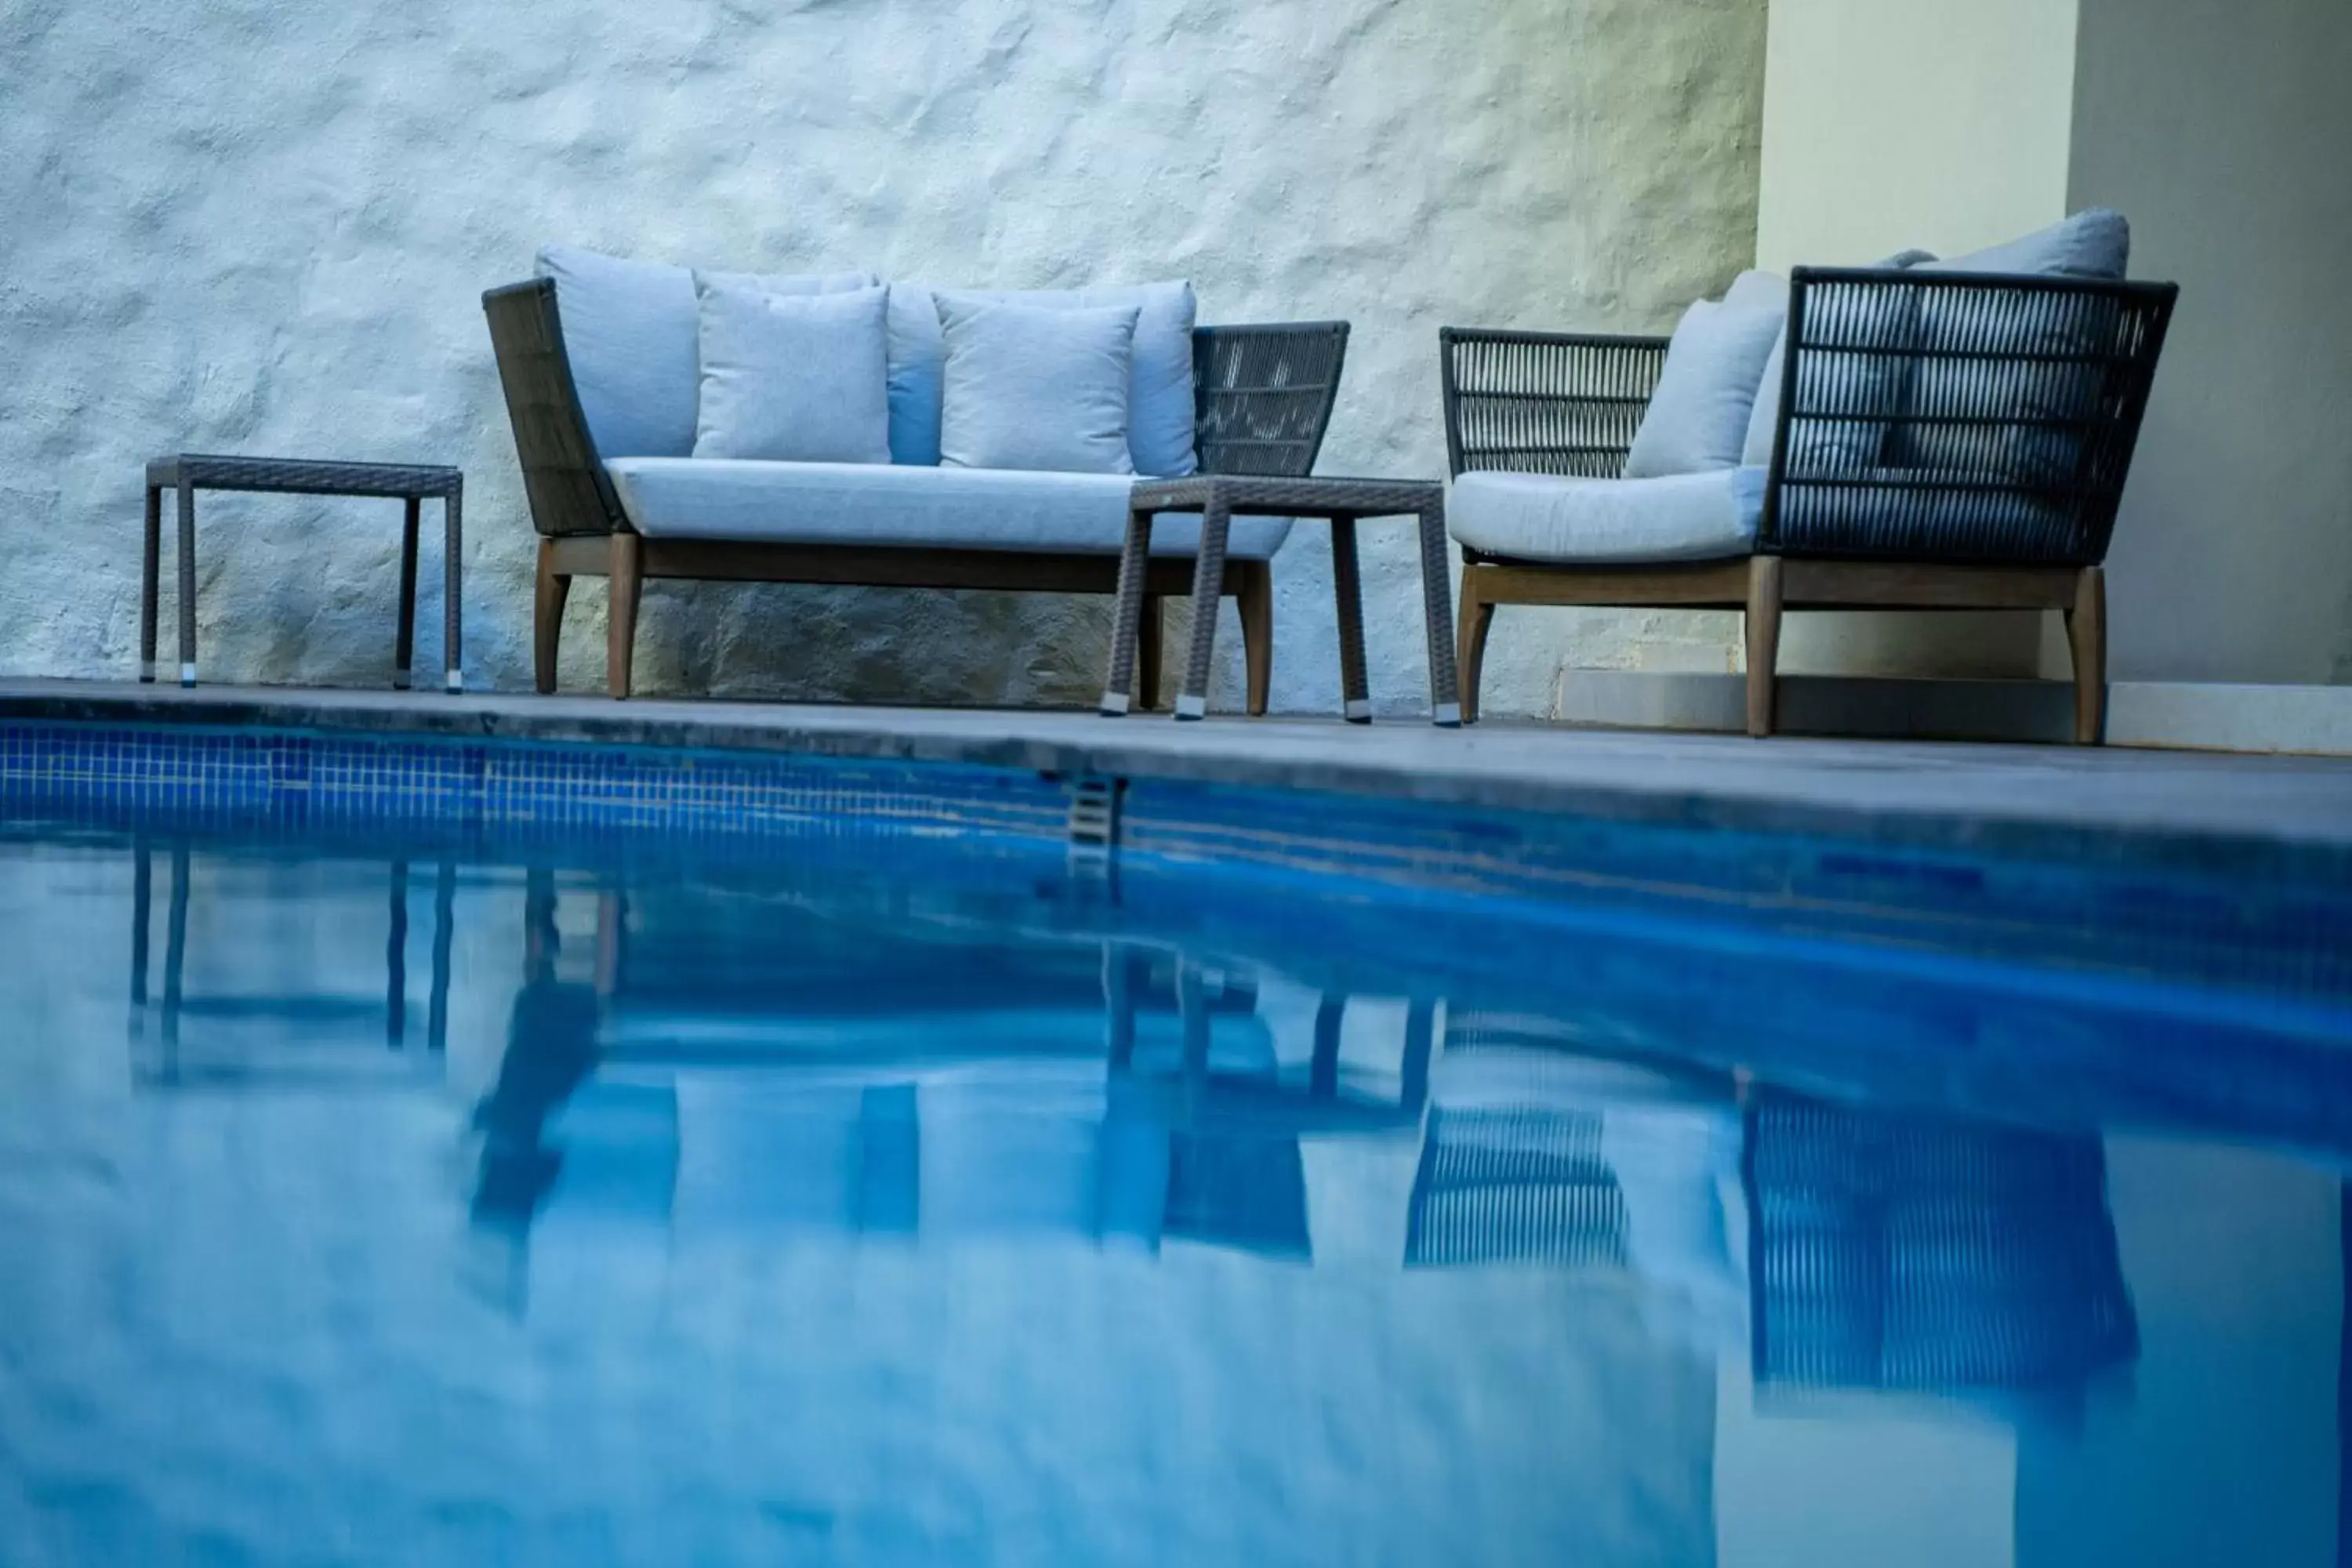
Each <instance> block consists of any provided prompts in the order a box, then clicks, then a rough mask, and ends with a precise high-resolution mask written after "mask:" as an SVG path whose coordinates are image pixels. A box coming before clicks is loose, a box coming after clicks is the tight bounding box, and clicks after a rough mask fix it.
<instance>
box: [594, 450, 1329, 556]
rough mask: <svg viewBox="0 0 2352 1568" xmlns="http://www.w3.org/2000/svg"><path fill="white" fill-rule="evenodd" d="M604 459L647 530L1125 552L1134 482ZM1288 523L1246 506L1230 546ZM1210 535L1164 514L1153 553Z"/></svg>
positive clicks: (1269, 545)
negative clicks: (1258, 514)
mask: <svg viewBox="0 0 2352 1568" xmlns="http://www.w3.org/2000/svg"><path fill="white" fill-rule="evenodd" d="M604 468H605V471H606V472H607V473H609V474H610V475H611V476H612V479H613V489H614V491H615V492H616V493H617V494H618V495H619V496H620V499H621V507H622V510H625V512H627V513H628V517H629V522H630V524H631V525H632V526H633V527H635V529H636V531H638V532H639V533H642V534H644V535H645V536H646V538H648V539H725V540H735V541H740V542H759V543H768V544H870V545H898V546H903V547H905V548H907V549H909V550H1017V551H1030V552H1043V553H1049V554H1052V553H1076V554H1102V555H1116V554H1118V552H1119V549H1120V547H1121V546H1122V545H1123V544H1124V543H1125V542H1126V540H1127V498H1128V495H1129V491H1130V489H1131V488H1132V487H1133V485H1134V482H1135V481H1134V480H1133V479H1128V478H1125V477H1123V476H1121V475H1118V474H1056V473H1033V472H1029V471H1026V470H1023V469H1017V468H910V467H906V466H901V465H891V464H875V463H763V462H749V461H734V460H727V459H720V458H615V459H614V460H613V461H611V462H608V463H606V464H605V465H604ZM1289 533H1290V524H1289V522H1288V521H1287V520H1285V519H1278V518H1255V517H1237V518H1235V519H1234V523H1233V529H1232V531H1231V532H1230V533H1229V534H1228V535H1227V536H1226V552H1227V553H1228V554H1229V555H1231V556H1232V557H1234V559H1236V560H1242V561H1263V560H1265V558H1266V557H1267V556H1270V555H1272V554H1273V553H1274V552H1275V551H1276V550H1277V549H1279V548H1280V547H1281V544H1282V542H1283V541H1284V540H1285V539H1286V538H1287V537H1288V536H1289ZM1200 543H1201V520H1200V518H1199V516H1198V515H1197V514H1193V513H1182V514H1178V513H1168V514H1164V515H1163V516H1162V517H1161V518H1160V521H1159V523H1158V525H1157V526H1155V527H1154V528H1153V530H1152V536H1151V552H1152V553H1153V554H1154V555H1191V554H1192V553H1194V552H1196V551H1197V550H1199V548H1200Z"/></svg>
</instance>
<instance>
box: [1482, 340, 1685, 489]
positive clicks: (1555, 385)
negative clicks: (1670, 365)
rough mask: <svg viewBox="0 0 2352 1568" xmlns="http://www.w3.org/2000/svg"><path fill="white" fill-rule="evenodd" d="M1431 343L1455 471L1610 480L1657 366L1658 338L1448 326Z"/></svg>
mask: <svg viewBox="0 0 2352 1568" xmlns="http://www.w3.org/2000/svg"><path fill="white" fill-rule="evenodd" d="M1440 339H1441V342H1442V345H1443V349H1444V356H1443V363H1444V377H1445V410H1446V421H1445V448H1446V458H1447V459H1448V461H1449V462H1450V463H1451V465H1452V467H1453V471H1454V473H1455V474H1456V475H1460V474H1463V473H1465V472H1468V471H1469V470H1471V469H1474V468H1501V469H1507V470H1508V471H1510V472H1513V473H1522V474H1560V475H1564V476H1567V477H1570V478H1573V479H1616V478H1617V477H1618V476H1619V475H1621V474H1622V473H1623V472H1624V470H1625V454H1626V453H1627V452H1628V451H1630V450H1631V449H1632V448H1633V432H1634V431H1635V430H1637V429H1639V428H1640V427H1641V425H1642V413H1643V410H1644V409H1646V408H1647V407H1648V406H1649V405H1650V395H1651V393H1653V392H1654V391H1655V390H1656V388H1657V384H1658V373H1659V371H1660V370H1661V369H1663V368H1664V365H1665V363H1666V340H1665V339H1664V338H1618V337H1593V336H1590V335H1586V334H1580V333H1570V332H1498V331H1479V330H1476V329H1474V328H1467V327H1449V328H1447V329H1445V331H1444V332H1442V333H1441V334H1440Z"/></svg>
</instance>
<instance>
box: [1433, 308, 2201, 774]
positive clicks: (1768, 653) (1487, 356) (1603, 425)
mask: <svg viewBox="0 0 2352 1568" xmlns="http://www.w3.org/2000/svg"><path fill="white" fill-rule="evenodd" d="M2177 292H2178V290H2177V289H2175V287H2174V286H2173V285H2170V284H2152V283H2117V282H2104V281H2092V280H2087V279H2072V278H2048V277H2020V276H2013V275H2008V274H2000V275H1995V274H1976V273H1958V272H1948V273H1924V272H1918V271H1909V270H1895V269H1887V268H1871V269H1859V268H1808V267H1800V268H1796V269H1795V270H1794V272H1793V274H1792V276H1791V278H1790V291H1789V320H1788V327H1787V337H1786V340H1785V341H1786V342H1787V343H1789V344H1790V345H1792V349H1791V352H1789V353H1786V354H1785V355H1784V356H1783V362H1782V379H1781V384H1780V413H1779V422H1778V426H1777V428H1776V430H1775V432H1774V436H1773V442H1772V459H1771V466H1770V468H1769V475H1768V477H1767V478H1766V479H1765V490H1764V502H1763V512H1762V518H1761V521H1760V523H1759V528H1758V531H1757V535H1756V540H1755V544H1754V550H1753V553H1752V554H1751V555H1748V556H1742V557H1734V558H1730V559H1717V560H1706V561H1686V562H1660V563H1648V564H1640V563H1622V564H1598V563H1581V564H1564V563H1553V562H1540V561H1530V560H1517V559H1510V558H1506V557H1500V556H1495V555H1489V554H1484V553H1481V552H1477V551H1475V550H1471V549H1467V548H1465V550H1464V552H1463V555H1464V560H1465V563H1466V569H1465V572H1464V573H1463V578H1462V605H1461V624H1460V633H1459V636H1460V645H1461V647H1460V656H1459V658H1460V665H1461V679H1462V700H1463V717H1464V719H1465V720H1468V719H1470V718H1472V717H1474V716H1475V713H1476V705H1477V697H1478V677H1479V666H1480V663H1481V661H1482V659H1483V658H1484V656H1485V652H1486V637H1487V634H1488V632H1489V630H1490V629H1491V627H1492V625H1493V621H1494V615H1495V607H1496V605H1612V606H1625V607H1635V608H1648V607H1681V608H1691V609H1702V608H1704V609H1737V610H1744V611H1745V612H1746V613H1747V643H1748V733H1750V734H1751V735H1759V736H1760V735H1765V734H1769V733H1770V732H1771V730H1772V722H1773V686H1774V664H1775V660H1776V658H1777V657H1778V653H1779V647H1780V614H1781V611H1782V610H1783V609H1788V608H1794V609H1916V610H1957V609H2057V610H2062V611H2063V612H2065V615H2066V620H2067V626H2068V632H2069V637H2070V640H2071V644H2072V647H2073V651H2074V682H2075V714H2074V733H2075V739H2076V740H2077V741H2078V742H2084V743H2091V742H2096V741H2097V740H2098V738H2099V736H2100V733H2101V730H2102V727H2103V724H2104V720H2105V711H2104V710H2105V689H2106V671H2105V665H2106V590H2105V577H2104V574H2103V572H2102V569H2101V564H2100V563H2102V562H2103V561H2104V560H2105V556H2106V552H2107V542H2108V538H2109V536H2110V534H2111V533H2112V532H2113V531H2114V528H2115V521H2116V507H2117V504H2118V503H2119V501H2120V500H2121V499H2122V496H2123V489H2124V481H2125V479H2126V476H2127V474H2128V473H2129V471H2130V468H2131V458H2132V450H2133V447H2134V445H2135V444H2136V443H2137V439H2138V436H2139V426H2140V417H2141V415H2142V413H2143V412H2144V411H2145V409H2146V407H2147V395H2148V388H2149V385H2150V384H2151V382H2152V381H2153V380H2154V377H2155V374H2156V364H2157V359H2158V354H2159V353H2161V351H2162V348H2163V344H2164V337H2165V331H2166V328H2167V326H2168V323H2169V321H2170V319H2171V314H2172V308H2173V302H2174V299H2175V296H2176V294H2177ZM1929 323H1932V325H1930V324H1929ZM1666 344H1667V340H1666V339H1664V338H1659V337H1598V336H1588V335H1569V334H1561V333H1549V332H1513V331H1474V330H1468V329H1462V328H1449V329H1446V330H1445V331H1443V332H1442V333H1441V334H1440V346H1441V353H1442V357H1443V363H1444V397H1445V436H1446V451H1447V456H1448V458H1449V459H1450V463H1451V468H1452V471H1453V473H1454V477H1455V478H1457V479H1458V478H1460V477H1461V476H1462V475H1463V474H1464V473H1465V472H1469V471H1474V470H1481V469H1486V470H1507V471H1511V472H1517V473H1530V474H1551V475H1560V476H1568V477H1574V478H1580V479H1616V478H1618V477H1619V476H1621V475H1622V472H1623V470H1624V466H1625V458H1626V455H1627V453H1628V451H1629V450H1630V449H1631V448H1632V446H1633V437H1634V433H1635V431H1636V430H1637V429H1638V428H1639V427H1640V426H1641V423H1642V416H1643V412H1644V410H1645V409H1646V408H1647V407H1648V405H1649V402H1650V398H1651V396H1652V395H1653V393H1654V391H1655V390H1656V387H1657V384H1658V378H1659V374H1660V372H1661V371H1662V370H1663V369H1664V364H1665V358H1666ZM1857 453H1864V454H1868V455H1867V456H1864V457H1863V458H1860V459H1857V457H1856V454H1857Z"/></svg>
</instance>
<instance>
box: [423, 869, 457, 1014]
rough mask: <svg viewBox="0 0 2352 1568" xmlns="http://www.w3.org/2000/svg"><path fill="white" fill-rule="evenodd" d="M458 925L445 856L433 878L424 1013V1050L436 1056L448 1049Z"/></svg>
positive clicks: (453, 884)
mask: <svg viewBox="0 0 2352 1568" xmlns="http://www.w3.org/2000/svg"><path fill="white" fill-rule="evenodd" d="M456 934H457V861H455V860H453V859H451V858H449V857H447V856H446V855H445V856H443V857H442V858H441V864H440V867H439V868H437V869H436V871H435V872H434V875H433V990H432V993H431V1000H429V1001H428V1002H427V1003H426V1004H425V1049H426V1050H428V1051H431V1052H433V1053H434V1054H435V1055H436V1056H439V1055H442V1054H444V1053H446V1051H447V1050H448V1048H449V954H450V945H451V942H452V940H453V938H454V937H455V936H456Z"/></svg>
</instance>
